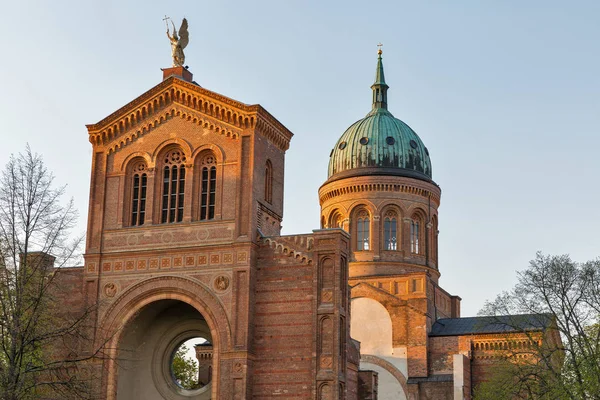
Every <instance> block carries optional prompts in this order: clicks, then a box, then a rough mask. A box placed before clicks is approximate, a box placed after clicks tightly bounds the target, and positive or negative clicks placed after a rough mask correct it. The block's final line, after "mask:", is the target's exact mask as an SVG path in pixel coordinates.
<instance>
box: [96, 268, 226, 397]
mask: <svg viewBox="0 0 600 400" xmlns="http://www.w3.org/2000/svg"><path fill="white" fill-rule="evenodd" d="M101 331H102V332H103V333H104V334H105V335H107V334H110V333H111V332H113V336H112V337H111V338H110V340H108V341H107V348H108V353H109V359H108V360H107V361H106V362H105V366H104V368H105V373H104V378H103V382H104V383H103V385H104V387H105V388H106V398H107V399H111V400H120V399H130V398H131V399H135V398H144V399H148V400H154V399H156V400H162V399H168V400H187V399H198V400H205V399H211V398H212V399H218V398H219V393H220V391H221V388H222V385H223V382H222V377H221V376H220V374H219V371H220V369H221V365H220V361H221V360H220V358H221V357H220V355H221V353H223V352H225V351H227V350H228V349H230V344H231V331H230V326H229V321H228V318H227V315H226V314H225V311H224V309H223V307H222V305H221V303H220V301H219V300H218V299H217V298H216V296H215V295H214V294H213V293H212V292H211V291H210V290H209V289H208V288H206V287H205V286H204V285H203V284H202V283H200V282H199V281H196V280H193V279H189V278H182V277H176V276H161V277H156V278H151V279H147V280H145V281H142V282H140V283H138V284H136V285H134V286H133V287H131V288H129V289H128V290H127V291H125V292H124V293H123V294H122V295H121V296H120V297H119V299H117V301H116V302H115V303H113V304H112V305H111V306H110V307H109V309H108V310H107V312H106V313H105V314H104V317H103V318H102V324H101ZM191 337H203V338H205V339H207V340H210V341H211V343H212V345H213V359H212V381H211V384H210V385H207V386H206V387H205V388H202V389H200V390H194V391H188V392H185V391H181V390H179V389H180V388H178V387H177V385H176V384H175V382H174V380H173V379H172V377H171V375H170V357H171V356H172V353H173V350H174V349H175V348H177V347H178V346H179V345H180V344H181V343H182V342H184V341H185V340H186V339H189V338H191ZM132 371H133V372H132ZM121 378H123V379H125V381H126V383H123V382H122V381H121ZM127 381H128V383H127ZM137 381H139V382H141V385H143V386H144V387H143V392H144V393H143V395H142V396H141V397H140V395H141V394H140V393H139V391H136V390H137V388H140V387H141V386H140V385H138V384H137V383H136V382H137ZM132 382H133V383H132ZM132 393H135V394H134V395H132Z"/></svg>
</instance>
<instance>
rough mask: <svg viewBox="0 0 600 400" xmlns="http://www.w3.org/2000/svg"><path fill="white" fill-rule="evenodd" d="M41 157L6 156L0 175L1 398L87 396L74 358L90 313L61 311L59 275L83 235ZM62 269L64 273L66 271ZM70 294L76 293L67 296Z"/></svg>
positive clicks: (27, 152) (28, 152) (28, 153)
mask: <svg viewBox="0 0 600 400" xmlns="http://www.w3.org/2000/svg"><path fill="white" fill-rule="evenodd" d="M53 182H54V176H53V174H52V173H50V172H49V171H48V169H47V168H46V167H45V166H44V163H43V160H42V157H41V156H40V155H38V154H34V153H32V151H31V149H30V148H29V146H28V147H27V148H26V150H25V152H24V153H22V154H18V155H16V156H14V155H13V156H11V158H10V160H9V162H8V163H7V165H6V167H5V169H4V171H3V172H2V175H1V177H0V398H2V399H5V400H17V399H30V398H40V397H43V398H70V397H76V398H88V397H91V394H90V393H91V391H90V389H89V387H88V386H87V385H86V382H85V381H84V380H82V379H79V378H78V374H77V371H78V370H79V368H80V367H81V364H82V363H85V362H86V361H88V360H89V359H91V358H93V357H96V356H97V355H98V353H94V354H89V353H87V355H86V356H84V357H79V356H77V354H78V353H79V351H78V350H79V349H80V346H81V344H82V343H83V342H84V341H87V340H91V338H90V337H89V336H88V333H89V332H90V329H89V324H88V322H89V321H90V318H89V316H90V315H91V312H90V310H89V309H86V310H81V312H76V311H75V310H72V309H70V308H68V307H65V306H63V305H62V304H60V303H59V301H63V300H64V299H65V298H66V296H65V293H64V290H63V289H65V288H62V287H61V282H62V280H61V276H63V275H65V274H66V273H65V274H63V273H62V272H61V270H63V269H65V267H68V266H71V265H72V264H73V263H74V262H75V261H77V260H78V258H77V257H78V250H79V248H80V244H81V243H82V239H83V237H82V236H81V237H75V238H73V237H72V236H71V230H72V228H74V226H75V224H76V220H77V212H76V210H75V208H74V204H73V200H71V201H67V202H66V203H63V202H62V197H63V195H64V191H65V187H64V186H63V187H59V188H54V187H53ZM65 271H66V269H65ZM70 295H71V296H73V295H74V293H71V294H70Z"/></svg>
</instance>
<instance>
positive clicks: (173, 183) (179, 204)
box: [160, 149, 186, 223]
mask: <svg viewBox="0 0 600 400" xmlns="http://www.w3.org/2000/svg"><path fill="white" fill-rule="evenodd" d="M185 161H186V159H185V154H183V151H181V150H179V149H173V150H171V151H169V152H167V153H166V154H165V155H164V158H163V171H162V175H163V187H162V203H161V219H160V220H161V222H162V223H167V222H181V221H182V220H183V204H184V199H185Z"/></svg>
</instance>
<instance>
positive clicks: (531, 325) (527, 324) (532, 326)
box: [429, 314, 552, 336]
mask: <svg viewBox="0 0 600 400" xmlns="http://www.w3.org/2000/svg"><path fill="white" fill-rule="evenodd" d="M551 323H552V316H551V315H549V314H521V315H499V316H492V317H469V318H442V319H438V320H437V321H435V323H434V324H433V326H432V327H431V332H430V333H429V336H457V335H471V334H482V333H506V332H522V331H539V330H544V329H546V328H548V327H549V326H550V325H551Z"/></svg>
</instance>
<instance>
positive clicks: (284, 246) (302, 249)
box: [258, 232, 314, 265]
mask: <svg viewBox="0 0 600 400" xmlns="http://www.w3.org/2000/svg"><path fill="white" fill-rule="evenodd" d="M258 235H259V240H260V243H261V244H263V245H265V246H269V247H270V248H272V249H274V250H275V252H279V253H281V254H286V255H287V256H289V257H292V258H295V259H296V260H298V261H300V262H301V263H307V264H309V265H310V264H312V262H313V259H312V248H313V243H314V238H313V237H312V235H291V236H268V237H267V236H262V234H261V233H260V232H259V233H258Z"/></svg>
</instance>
